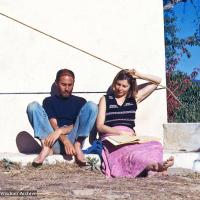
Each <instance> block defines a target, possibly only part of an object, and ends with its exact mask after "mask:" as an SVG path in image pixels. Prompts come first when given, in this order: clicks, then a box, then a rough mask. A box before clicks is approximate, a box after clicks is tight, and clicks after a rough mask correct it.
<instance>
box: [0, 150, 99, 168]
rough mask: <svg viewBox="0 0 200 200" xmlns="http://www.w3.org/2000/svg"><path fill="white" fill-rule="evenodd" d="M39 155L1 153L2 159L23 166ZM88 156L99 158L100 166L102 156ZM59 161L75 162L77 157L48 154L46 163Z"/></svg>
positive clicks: (0, 158)
mask: <svg viewBox="0 0 200 200" xmlns="http://www.w3.org/2000/svg"><path fill="white" fill-rule="evenodd" d="M35 157H37V154H28V155H27V154H23V153H0V160H3V159H6V160H7V161H11V162H17V163H20V164H21V166H26V165H28V164H31V163H32V161H33V159H34V158H35ZM85 157H86V158H94V159H97V160H98V162H97V164H96V165H97V166H100V158H99V156H98V155H97V154H86V155H85ZM59 162H65V163H68V164H70V163H74V162H75V159H74V157H72V158H70V157H67V156H62V155H51V156H48V157H47V158H46V159H45V161H44V164H49V165H50V164H56V163H59Z"/></svg>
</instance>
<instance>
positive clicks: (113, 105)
mask: <svg viewBox="0 0 200 200" xmlns="http://www.w3.org/2000/svg"><path fill="white" fill-rule="evenodd" d="M136 79H143V80H146V81H148V82H147V83H145V84H141V85H139V86H137V83H136ZM160 82H161V78H159V77H156V76H153V75H145V74H142V73H139V72H138V71H136V70H134V69H133V70H121V71H120V72H119V73H118V74H117V75H116V77H115V78H114V80H113V83H112V92H110V93H109V94H107V95H105V96H103V97H101V99H100V102H99V113H98V117H97V129H98V131H99V133H100V138H101V140H102V141H103V151H102V158H103V162H102V170H103V173H104V174H105V175H106V176H107V177H138V176H151V175H155V174H156V175H167V169H168V167H170V166H172V165H173V163H174V158H173V157H170V158H169V159H168V160H166V161H164V162H163V148H162V145H161V143H160V142H157V141H150V142H146V143H142V144H123V145H118V146H114V145H112V144H111V143H110V142H108V141H107V140H106V139H105V137H106V136H108V135H121V134H129V135H135V134H136V133H135V131H134V129H133V128H134V127H135V113H136V110H137V105H138V104H139V103H140V102H142V101H143V100H144V99H145V98H147V97H148V96H149V95H150V94H151V93H152V92H153V91H154V90H155V89H156V88H157V86H158V85H159V84H160Z"/></svg>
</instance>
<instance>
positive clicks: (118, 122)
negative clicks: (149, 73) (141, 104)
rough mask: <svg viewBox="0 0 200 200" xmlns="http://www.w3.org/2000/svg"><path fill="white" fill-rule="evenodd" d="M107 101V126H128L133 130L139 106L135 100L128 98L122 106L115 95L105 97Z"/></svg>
mask: <svg viewBox="0 0 200 200" xmlns="http://www.w3.org/2000/svg"><path fill="white" fill-rule="evenodd" d="M105 99H106V117H105V125H107V126H110V127H113V126H127V127H129V128H131V129H133V127H134V126H135V112H136V110H137V104H136V101H135V99H134V98H132V97H131V98H126V99H125V101H124V103H123V104H122V105H121V106H120V105H118V104H117V101H116V99H115V97H114V95H110V94H108V95H105Z"/></svg>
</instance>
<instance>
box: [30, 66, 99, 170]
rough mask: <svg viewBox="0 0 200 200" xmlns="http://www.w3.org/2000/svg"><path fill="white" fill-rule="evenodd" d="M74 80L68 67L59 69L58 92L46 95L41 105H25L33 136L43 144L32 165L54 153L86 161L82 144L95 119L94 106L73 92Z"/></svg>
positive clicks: (82, 162)
mask: <svg viewBox="0 0 200 200" xmlns="http://www.w3.org/2000/svg"><path fill="white" fill-rule="evenodd" d="M74 82H75V76H74V73H73V72H72V71H71V70H68V69H61V70H59V71H58V72H57V75H56V80H55V85H56V87H57V89H58V95H54V96H50V97H47V98H45V99H44V101H43V107H42V106H41V105H40V104H39V103H37V102H32V103H30V104H29V105H28V107H27V115H28V119H29V121H30V123H31V125H32V127H33V129H34V137H36V138H38V139H40V141H41V144H42V151H41V152H40V154H39V155H38V156H37V157H36V158H35V159H34V160H33V163H32V165H33V166H35V167H37V166H40V165H42V163H43V161H44V159H45V158H46V157H47V156H48V155H52V154H53V153H54V154H64V153H65V154H67V155H70V156H75V158H76V161H77V163H79V164H84V163H85V158H84V154H83V152H82V150H81V147H82V144H83V141H84V140H85V138H86V137H87V136H88V135H89V134H90V131H91V129H92V127H93V125H94V123H95V120H96V116H97V106H96V104H94V103H92V102H86V100H85V99H84V98H82V97H78V96H74V95H72V90H73V87H74Z"/></svg>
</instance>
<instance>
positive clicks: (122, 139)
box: [105, 135, 160, 146]
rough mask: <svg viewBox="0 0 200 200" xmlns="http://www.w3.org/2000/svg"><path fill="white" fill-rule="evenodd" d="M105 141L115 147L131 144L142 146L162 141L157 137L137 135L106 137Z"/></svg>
mask: <svg viewBox="0 0 200 200" xmlns="http://www.w3.org/2000/svg"><path fill="white" fill-rule="evenodd" d="M105 139H106V140H107V141H109V142H110V143H112V144H113V145H115V146H117V145H121V144H129V143H131V144H141V143H145V142H150V141H160V139H159V138H156V137H151V136H135V135H110V136H107V137H105Z"/></svg>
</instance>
